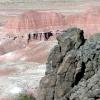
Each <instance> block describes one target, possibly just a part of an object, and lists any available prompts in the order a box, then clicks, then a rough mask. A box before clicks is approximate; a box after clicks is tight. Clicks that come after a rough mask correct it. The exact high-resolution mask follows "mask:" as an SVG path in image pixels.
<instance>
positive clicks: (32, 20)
mask: <svg viewBox="0 0 100 100" xmlns="http://www.w3.org/2000/svg"><path fill="white" fill-rule="evenodd" d="M62 25H65V17H64V16H63V15H61V14H59V13H53V12H43V11H34V10H31V11H28V12H25V13H23V14H21V15H19V16H16V17H12V18H10V19H9V20H8V22H7V23H6V25H5V28H4V31H5V32H8V33H21V32H23V33H24V32H25V33H26V32H34V31H38V32H39V31H40V32H41V31H50V30H53V29H54V28H57V27H59V26H60V27H61V26H62Z"/></svg>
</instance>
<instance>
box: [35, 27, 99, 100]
mask: <svg viewBox="0 0 100 100" xmlns="http://www.w3.org/2000/svg"><path fill="white" fill-rule="evenodd" d="M57 40H58V45H56V46H55V47H54V49H52V51H51V53H50V55H49V57H48V60H47V65H46V73H45V76H44V77H43V78H42V80H41V81H40V91H39V96H38V98H37V100H99V99H100V86H99V85H100V34H96V35H94V36H93V37H91V38H90V39H88V40H86V39H84V33H83V31H82V30H80V29H78V28H72V29H68V30H66V31H63V34H62V35H60V36H58V37H57Z"/></svg>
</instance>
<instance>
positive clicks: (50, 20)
mask: <svg viewBox="0 0 100 100" xmlns="http://www.w3.org/2000/svg"><path fill="white" fill-rule="evenodd" d="M99 26H100V7H90V8H89V9H88V10H86V11H84V12H81V13H78V14H75V13H74V14H71V15H63V14H60V13H54V12H49V11H34V10H31V11H28V12H25V13H23V14H20V15H18V16H16V17H11V18H10V19H9V20H8V22H7V23H6V25H5V26H4V30H3V31H4V32H6V33H10V34H15V33H16V34H19V33H20V34H24V35H25V34H29V33H43V32H50V31H56V30H63V29H65V28H66V29H67V28H69V27H79V28H81V29H83V30H84V31H85V36H88V37H89V36H90V35H93V33H96V32H99V31H100V28H99ZM38 36H39V37H40V34H39V35H38ZM43 37H45V36H44V35H43Z"/></svg>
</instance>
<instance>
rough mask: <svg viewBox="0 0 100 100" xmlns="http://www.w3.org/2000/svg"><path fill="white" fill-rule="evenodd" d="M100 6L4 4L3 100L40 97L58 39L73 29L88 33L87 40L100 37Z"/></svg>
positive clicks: (0, 30)
mask: <svg viewBox="0 0 100 100" xmlns="http://www.w3.org/2000/svg"><path fill="white" fill-rule="evenodd" d="M99 5H100V1H99V0H88V1H86V0H29V1H28V0H0V100H16V99H15V98H14V97H16V95H18V94H19V93H24V92H25V93H28V94H32V95H34V96H36V97H37V93H38V87H39V82H40V80H41V78H42V77H43V76H44V75H45V70H46V63H47V59H48V56H49V54H50V52H51V49H52V48H53V47H54V46H55V45H57V43H58V42H59V41H57V40H56V37H58V36H59V35H61V34H62V33H63V32H64V30H67V29H69V28H73V27H77V28H80V29H81V30H84V37H85V38H86V39H90V38H91V37H92V36H93V35H95V34H96V33H100V6H99ZM99 46H100V45H99ZM99 49H100V48H99ZM99 67H100V65H99ZM99 86H100V84H99ZM48 95H49V94H48ZM99 96H100V95H99ZM41 97H42V96H41ZM48 97H49V96H48ZM99 99H100V98H98V99H91V100H99ZM40 100H82V99H50V98H49V99H47V98H45V99H40ZM84 100H88V99H84ZM89 100H90V99H89Z"/></svg>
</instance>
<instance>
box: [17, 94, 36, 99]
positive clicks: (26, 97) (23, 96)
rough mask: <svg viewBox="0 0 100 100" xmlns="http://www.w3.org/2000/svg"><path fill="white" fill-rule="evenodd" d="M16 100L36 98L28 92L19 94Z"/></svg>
mask: <svg viewBox="0 0 100 100" xmlns="http://www.w3.org/2000/svg"><path fill="white" fill-rule="evenodd" d="M18 100H36V99H35V97H34V96H32V95H28V94H20V95H19V97H18Z"/></svg>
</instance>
